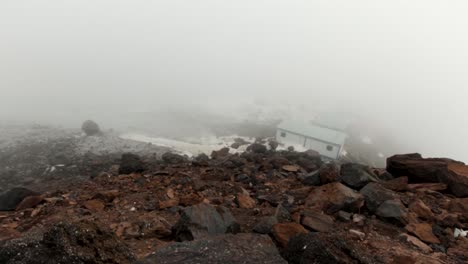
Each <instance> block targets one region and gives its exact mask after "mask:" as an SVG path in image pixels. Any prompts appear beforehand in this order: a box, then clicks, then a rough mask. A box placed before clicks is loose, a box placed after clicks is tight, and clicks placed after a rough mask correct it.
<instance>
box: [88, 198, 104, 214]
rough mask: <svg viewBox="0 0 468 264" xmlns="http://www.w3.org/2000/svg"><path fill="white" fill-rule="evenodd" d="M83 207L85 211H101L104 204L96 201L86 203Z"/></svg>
mask: <svg viewBox="0 0 468 264" xmlns="http://www.w3.org/2000/svg"><path fill="white" fill-rule="evenodd" d="M83 205H84V207H85V208H86V209H88V210H90V211H92V212H99V211H102V210H104V207H105V205H104V203H103V202H102V201H100V200H97V199H94V200H89V201H86V202H85V203H84V204H83Z"/></svg>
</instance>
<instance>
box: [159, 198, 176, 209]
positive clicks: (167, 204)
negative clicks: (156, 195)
mask: <svg viewBox="0 0 468 264" xmlns="http://www.w3.org/2000/svg"><path fill="white" fill-rule="evenodd" d="M177 205H179V200H178V199H171V200H167V201H159V209H166V208H171V207H174V206H177Z"/></svg>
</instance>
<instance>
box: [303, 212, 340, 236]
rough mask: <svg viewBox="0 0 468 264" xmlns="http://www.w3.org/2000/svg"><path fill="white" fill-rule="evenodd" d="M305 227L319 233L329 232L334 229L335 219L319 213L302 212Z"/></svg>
mask: <svg viewBox="0 0 468 264" xmlns="http://www.w3.org/2000/svg"><path fill="white" fill-rule="evenodd" d="M302 214H303V217H302V220H301V223H302V225H303V226H305V227H307V228H309V229H312V230H314V231H318V232H328V231H330V230H331V229H332V228H333V223H334V219H333V217H331V216H328V215H326V214H323V213H322V212H319V211H313V210H306V211H304V212H302Z"/></svg>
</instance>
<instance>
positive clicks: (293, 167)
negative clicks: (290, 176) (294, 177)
mask: <svg viewBox="0 0 468 264" xmlns="http://www.w3.org/2000/svg"><path fill="white" fill-rule="evenodd" d="M282 169H283V170H284V171H287V172H298V171H299V170H300V169H301V168H300V167H299V166H297V165H284V166H283V167H282Z"/></svg>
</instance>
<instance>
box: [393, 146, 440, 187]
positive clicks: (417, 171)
mask: <svg viewBox="0 0 468 264" xmlns="http://www.w3.org/2000/svg"><path fill="white" fill-rule="evenodd" d="M446 170H447V161H445V160H442V159H423V158H422V156H421V154H418V153H413V154H404V155H395V156H392V157H390V158H388V159H387V171H388V172H390V173H391V174H392V175H393V176H408V179H409V180H410V182H439V178H440V175H441V174H442V173H444V171H446Z"/></svg>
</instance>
